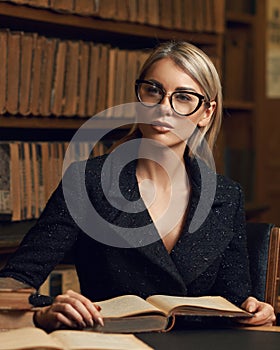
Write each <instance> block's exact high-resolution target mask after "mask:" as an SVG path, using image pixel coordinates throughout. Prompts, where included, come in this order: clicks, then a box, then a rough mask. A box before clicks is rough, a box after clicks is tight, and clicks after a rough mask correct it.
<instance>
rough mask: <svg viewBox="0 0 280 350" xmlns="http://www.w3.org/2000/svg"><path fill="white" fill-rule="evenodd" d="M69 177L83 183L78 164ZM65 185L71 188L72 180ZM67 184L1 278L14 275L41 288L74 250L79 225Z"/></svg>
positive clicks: (69, 172) (11, 259) (70, 169)
mask: <svg viewBox="0 0 280 350" xmlns="http://www.w3.org/2000/svg"><path fill="white" fill-rule="evenodd" d="M66 176H67V178H68V179H75V183H79V179H78V178H77V170H76V166H70V167H69V168H68V170H67V171H66ZM63 186H66V187H67V186H68V182H67V181H65V182H64V184H63ZM63 186H62V182H61V183H60V184H59V185H58V187H57V189H56V190H55V191H54V193H53V194H52V196H51V197H50V199H49V201H48V203H47V205H46V207H45V209H44V211H43V213H42V214H41V216H40V218H39V219H38V221H37V223H36V224H35V226H34V227H33V228H31V230H30V231H29V232H28V233H27V234H26V236H25V237H24V239H23V240H22V242H21V244H20V246H19V248H18V249H17V251H16V252H15V253H14V254H13V255H12V256H11V258H10V259H9V260H8V262H7V264H6V266H5V267H4V268H3V269H2V271H0V277H12V278H15V279H17V280H19V281H21V282H24V283H27V284H29V285H31V286H33V287H35V288H36V289H38V288H39V287H40V285H41V284H42V283H43V282H44V280H45V279H46V278H47V276H48V274H49V273H50V272H51V271H52V270H53V268H54V267H55V266H56V265H57V264H58V263H59V262H60V261H61V260H62V259H63V258H64V256H65V254H66V253H68V252H69V251H70V250H71V248H72V247H73V245H74V244H75V242H76V239H77V235H78V232H79V228H78V226H77V225H76V223H75V221H74V220H73V219H72V217H71V215H70V213H69V211H68V208H67V205H66V202H65V200H64V190H65V189H64V188H63ZM70 187H71V186H69V189H68V190H70Z"/></svg>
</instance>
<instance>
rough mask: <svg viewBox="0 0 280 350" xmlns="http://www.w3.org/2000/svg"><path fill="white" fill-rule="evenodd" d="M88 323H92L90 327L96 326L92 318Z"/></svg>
mask: <svg viewBox="0 0 280 350" xmlns="http://www.w3.org/2000/svg"><path fill="white" fill-rule="evenodd" d="M88 323H89V325H90V327H93V326H94V322H93V319H92V318H91V319H90V320H88Z"/></svg>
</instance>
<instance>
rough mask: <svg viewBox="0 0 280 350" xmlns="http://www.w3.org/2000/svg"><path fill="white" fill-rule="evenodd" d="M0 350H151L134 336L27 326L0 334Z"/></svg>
mask: <svg viewBox="0 0 280 350" xmlns="http://www.w3.org/2000/svg"><path fill="white" fill-rule="evenodd" d="M0 339H1V341H0V350H33V349H34V350H35V349H41V350H48V349H52V350H80V349H83V350H95V349H98V350H101V349H102V350H111V349H112V350H116V349H119V350H148V349H152V348H151V347H150V346H148V345H147V344H145V343H144V342H143V341H142V340H140V339H138V338H136V337H135V336H134V335H133V334H102V333H94V332H89V331H74V330H73V331H72V330H58V331H54V332H52V333H49V334H47V333H46V332H44V331H43V330H42V329H39V328H35V327H24V328H21V329H14V330H10V331H6V332H2V333H1V334H0Z"/></svg>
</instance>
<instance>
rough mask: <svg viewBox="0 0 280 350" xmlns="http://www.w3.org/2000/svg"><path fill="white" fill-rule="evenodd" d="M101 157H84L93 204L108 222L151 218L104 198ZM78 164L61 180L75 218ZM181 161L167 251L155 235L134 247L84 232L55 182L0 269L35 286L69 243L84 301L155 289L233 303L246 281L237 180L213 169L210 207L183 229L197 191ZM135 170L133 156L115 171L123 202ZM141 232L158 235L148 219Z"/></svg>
mask: <svg viewBox="0 0 280 350" xmlns="http://www.w3.org/2000/svg"><path fill="white" fill-rule="evenodd" d="M105 158H106V157H105V156H103V157H98V158H95V159H93V160H90V161H88V162H87V168H86V169H87V171H86V184H87V191H88V195H89V198H90V200H91V201H92V203H93V204H94V206H95V208H96V210H97V211H98V212H99V213H100V214H102V215H103V216H104V217H105V218H106V220H107V221H109V222H111V223H112V224H114V225H116V226H118V225H121V226H123V227H140V226H144V225H145V224H148V223H151V218H150V216H149V213H148V212H147V210H144V211H142V212H141V213H138V214H133V213H132V214H127V213H124V212H122V211H119V210H117V209H114V208H112V207H110V206H109V205H108V202H107V200H106V199H105V197H104V193H103V191H102V190H101V185H100V184H101V181H100V174H101V168H102V165H103V163H104V159H105ZM80 164H81V163H76V164H75V165H73V166H71V167H70V169H69V170H68V172H67V175H66V177H65V178H66V181H65V182H64V184H65V186H66V187H67V183H68V182H67V181H69V182H71V181H72V182H73V179H74V180H75V184H76V189H75V193H73V194H72V196H73V200H74V201H76V202H77V203H79V205H78V207H79V214H77V215H78V216H80V217H83V215H86V214H85V212H86V209H85V208H83V205H82V204H81V203H82V202H83V199H82V198H79V194H80V193H81V192H80V191H79V186H80V181H81V180H80V179H79V177H80V176H81V171H80V167H79V165H80ZM186 167H187V169H188V173H189V177H190V181H191V185H192V195H191V200H190V205H189V209H188V215H187V218H186V222H185V225H184V227H183V231H182V235H181V237H180V239H179V241H178V242H177V244H176V245H175V247H174V249H173V250H172V252H171V253H170V254H168V252H167V250H166V249H165V247H164V245H163V243H162V241H161V240H157V241H155V242H154V243H151V244H149V245H147V246H143V247H138V248H137V247H136V248H118V247H113V246H109V245H106V244H103V243H101V242H98V241H97V240H94V239H92V238H91V237H89V236H88V235H87V234H85V233H84V232H83V231H82V230H81V229H79V228H78V226H77V225H76V224H75V222H74V220H73V219H72V217H71V216H70V215H69V212H68V209H67V207H66V204H65V201H64V197H63V190H62V186H61V184H60V185H59V186H58V188H57V190H56V191H55V192H54V194H53V195H52V197H51V199H50V200H49V202H48V204H47V206H46V208H45V210H44V212H43V214H42V215H41V218H40V219H39V220H38V223H37V224H36V225H35V227H34V228H33V229H31V231H30V232H29V233H28V234H27V235H26V237H25V239H24V240H23V242H22V244H21V246H20V248H19V249H18V251H17V253H16V254H15V255H14V256H13V257H12V258H11V259H10V261H9V262H8V264H7V265H6V267H5V269H3V270H2V271H1V273H0V276H11V277H14V278H16V279H19V280H21V281H24V282H26V283H29V284H30V285H32V286H34V287H36V288H38V287H39V286H40V285H41V284H42V283H43V281H44V280H45V279H46V277H47V275H48V274H49V273H50V271H51V270H52V269H53V268H54V267H55V265H57V264H58V263H59V262H60V261H61V260H62V259H63V257H64V255H65V254H66V253H67V252H68V251H70V250H73V252H74V257H75V262H76V267H77V271H78V275H79V279H80V285H81V291H82V293H83V294H84V295H86V296H87V297H89V298H91V299H92V300H100V299H106V298H110V297H113V296H117V295H121V294H137V295H140V296H142V297H147V296H148V295H151V294H159V293H160V294H172V295H189V296H200V295H223V296H225V297H226V298H228V299H229V300H231V301H233V302H234V303H237V304H240V303H241V302H242V301H243V300H245V299H246V298H247V297H248V295H249V294H250V288H251V287H250V278H249V267H248V256H247V248H246V234H245V228H244V223H245V219H244V211H243V196H242V191H241V189H240V187H239V185H238V184H236V183H235V182H233V181H231V180H229V179H227V178H225V177H223V176H220V175H218V176H217V188H216V195H215V200H214V203H213V205H212V208H211V211H210V213H209V215H208V217H207V219H206V220H205V221H204V223H203V225H202V226H201V227H200V228H199V229H198V230H197V231H195V232H193V233H189V232H188V227H189V224H190V222H191V218H192V216H193V214H194V211H195V208H196V206H197V203H198V200H199V196H200V191H201V190H200V189H201V183H200V182H201V181H200V179H201V177H200V172H199V167H198V164H197V162H196V160H191V159H190V158H189V157H186ZM135 170H136V161H132V162H131V163H129V164H128V165H127V166H126V167H125V169H124V170H123V171H122V173H121V176H120V189H121V192H122V193H123V195H124V196H125V197H126V198H127V199H128V200H130V201H135V200H137V199H138V198H139V196H140V195H139V188H138V184H137V181H136V176H135ZM112 174H113V172H112V173H111V174H109V173H108V174H106V179H107V184H109V187H110V188H112V186H113V185H115V184H116V178H115V177H113V175H112ZM67 179H68V180H67ZM111 194H112V193H111ZM70 195H71V194H70ZM115 195H116V197H117V196H118V194H115ZM113 197H114V194H113ZM79 200H80V201H81V202H79ZM98 229H99V228H98V225H96V226H95V225H93V227H92V232H93V233H94V231H95V230H98ZM108 230H110V228H108ZM104 234H106V232H104ZM143 234H148V235H156V236H157V235H158V233H157V231H156V229H155V227H154V225H150V228H149V229H145V228H144V229H143Z"/></svg>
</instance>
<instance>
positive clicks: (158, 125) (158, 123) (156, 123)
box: [151, 120, 174, 131]
mask: <svg viewBox="0 0 280 350" xmlns="http://www.w3.org/2000/svg"><path fill="white" fill-rule="evenodd" d="M151 125H152V126H153V127H155V128H157V129H163V130H166V131H168V130H171V129H174V127H173V126H172V125H171V124H169V123H167V122H164V121H160V120H154V121H153V122H151Z"/></svg>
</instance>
